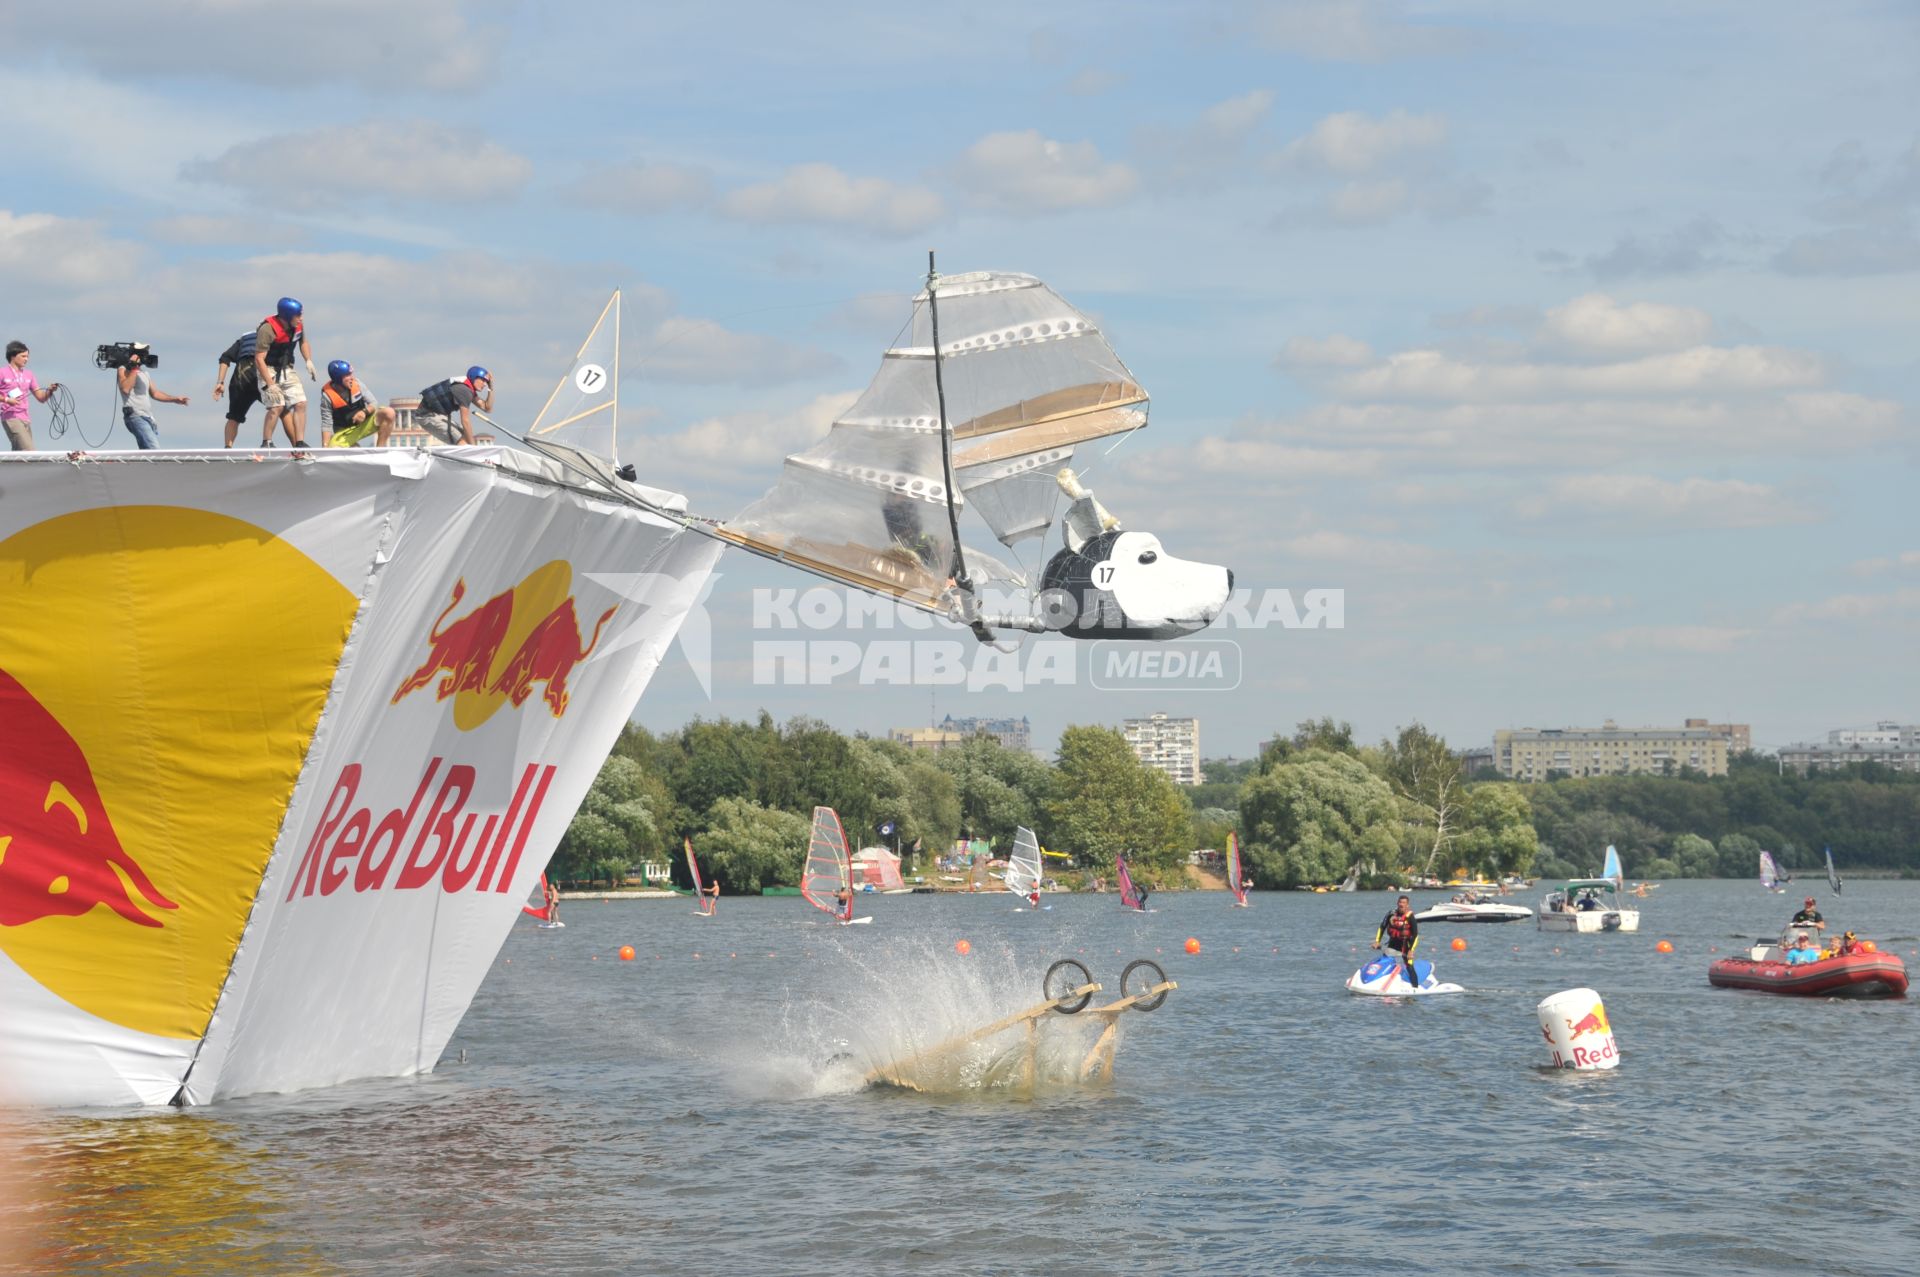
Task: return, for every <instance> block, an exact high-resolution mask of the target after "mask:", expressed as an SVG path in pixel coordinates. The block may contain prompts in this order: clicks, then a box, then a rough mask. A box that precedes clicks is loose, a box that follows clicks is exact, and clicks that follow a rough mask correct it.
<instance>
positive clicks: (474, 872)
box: [286, 758, 555, 900]
mask: <svg viewBox="0 0 1920 1277" xmlns="http://www.w3.org/2000/svg"><path fill="white" fill-rule="evenodd" d="M445 761H446V760H445V759H441V758H435V759H433V760H432V761H430V762H429V763H428V764H427V769H426V772H425V773H424V774H422V776H421V777H420V783H419V784H418V785H417V786H416V787H415V788H414V791H413V797H412V798H411V799H410V800H408V802H407V804H406V806H405V807H395V808H394V809H393V810H391V811H389V812H387V813H386V814H385V815H384V816H381V817H380V818H379V819H378V821H377V822H376V820H375V818H374V815H373V811H372V809H371V808H369V807H356V806H354V798H355V796H356V795H357V793H358V791H359V788H360V781H361V767H360V764H358V763H349V764H348V765H347V766H346V767H344V768H342V769H341V771H340V775H339V778H338V779H337V780H335V781H334V785H333V791H332V792H331V793H330V794H328V795H327V801H326V806H325V808H324V810H322V812H321V815H320V823H319V825H318V826H317V827H316V828H315V829H314V831H313V837H312V838H311V839H309V840H308V842H307V849H306V852H305V853H304V854H303V855H302V856H301V858H300V865H299V867H298V868H297V869H295V870H294V874H293V881H292V884H291V885H290V886H289V887H288V888H287V897H286V898H287V899H288V900H292V899H293V898H294V896H296V895H300V896H311V895H313V894H314V893H315V892H316V891H318V892H319V894H320V895H323V896H330V895H332V894H333V893H334V892H336V891H339V890H340V889H341V888H342V887H348V886H351V888H352V890H353V891H354V892H356V893H359V892H364V891H379V890H382V889H383V888H385V887H386V886H387V885H388V880H389V878H391V879H392V885H393V888H394V890H396V891H413V890H418V889H419V888H422V887H432V886H434V885H435V884H436V883H437V884H438V886H439V889H440V890H442V891H448V892H453V891H461V890H465V889H467V888H468V887H469V886H471V889H472V890H474V891H476V892H480V891H488V890H492V891H496V892H505V891H508V890H510V889H511V883H512V882H513V875H514V870H516V869H517V868H518V867H519V865H520V853H521V852H522V851H523V850H525V848H526V845H527V835H528V833H529V832H530V831H531V830H532V828H533V822H534V820H535V819H536V818H537V817H538V816H539V814H540V804H541V802H542V801H543V800H544V799H545V798H546V796H547V787H548V785H550V784H551V783H552V782H553V773H554V770H555V768H554V767H553V765H552V764H548V765H547V766H544V767H543V766H541V765H540V764H539V763H528V764H527V766H526V768H525V769H524V770H523V771H522V772H521V773H520V783H519V784H518V785H516V786H515V787H514V791H513V797H512V799H511V800H510V801H509V802H508V804H507V809H506V811H505V812H504V813H501V812H499V811H490V812H486V813H485V819H484V822H482V819H481V818H482V813H481V812H480V811H468V810H467V804H468V802H469V801H470V800H472V798H473V794H474V786H475V782H476V780H477V779H478V777H477V774H476V773H475V771H474V769H473V768H472V767H469V766H467V765H466V764H464V763H456V764H454V765H453V766H451V767H448V768H447V769H446V774H445V775H444V776H441V775H440V767H441V764H442V763H443V762H445ZM437 776H438V777H439V781H440V783H439V785H438V787H437V788H436V787H435V785H434V780H435V778H436V777H437ZM429 790H433V796H432V798H431V800H429V799H428V797H427V793H428V791H429ZM423 806H424V808H425V812H424V814H422V808H423ZM476 823H478V824H479V836H478V837H475V836H474V826H475V824H476ZM409 835H411V837H412V841H411V844H410V845H409V842H408V838H409ZM509 844H511V845H509ZM403 848H406V851H405V859H404V860H402V849H403ZM396 867H397V872H396Z"/></svg>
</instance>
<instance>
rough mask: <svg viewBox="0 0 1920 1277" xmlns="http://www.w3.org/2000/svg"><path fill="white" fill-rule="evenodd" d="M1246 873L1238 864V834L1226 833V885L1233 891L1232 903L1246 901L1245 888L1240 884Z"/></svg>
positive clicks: (1243, 902)
mask: <svg viewBox="0 0 1920 1277" xmlns="http://www.w3.org/2000/svg"><path fill="white" fill-rule="evenodd" d="M1245 879H1246V873H1245V871H1244V870H1243V869H1242V868H1241V866H1240V835H1239V834H1237V833H1232V832H1229V833H1228V834H1227V887H1228V889H1229V890H1231V891H1232V892H1233V899H1234V903H1236V904H1245V903H1247V889H1246V887H1244V886H1243V885H1241V884H1242V883H1243V882H1244V880H1245Z"/></svg>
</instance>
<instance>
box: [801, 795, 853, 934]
mask: <svg viewBox="0 0 1920 1277" xmlns="http://www.w3.org/2000/svg"><path fill="white" fill-rule="evenodd" d="M842 892H844V893H845V900H844V901H842V900H841V899H840V894H841V893H842ZM800 894H801V895H803V896H805V897H806V898H807V903H808V904H810V905H812V906H813V907H814V908H816V909H818V910H820V911H821V912H823V913H828V914H831V915H832V916H834V917H835V918H838V919H839V920H840V921H842V922H847V921H850V920H851V919H852V918H853V856H852V854H851V853H850V852H848V850H847V834H846V831H845V830H843V829H842V828H840V817H839V815H838V814H837V813H835V811H834V810H833V808H831V807H815V808H814V809H813V837H812V838H811V839H810V840H809V841H808V843H807V865H806V868H805V869H804V870H803V871H802V872H801V875H800Z"/></svg>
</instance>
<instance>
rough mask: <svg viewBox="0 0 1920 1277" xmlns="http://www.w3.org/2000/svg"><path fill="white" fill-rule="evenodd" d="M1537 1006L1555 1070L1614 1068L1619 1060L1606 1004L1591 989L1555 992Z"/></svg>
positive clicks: (1543, 1034) (1618, 1047)
mask: <svg viewBox="0 0 1920 1277" xmlns="http://www.w3.org/2000/svg"><path fill="white" fill-rule="evenodd" d="M1535 1009H1536V1011H1537V1013H1538V1014H1539V1017H1540V1036H1541V1037H1542V1038H1544V1039H1545V1040H1546V1043H1547V1053H1548V1054H1549V1055H1550V1056H1552V1058H1553V1067H1555V1068H1556V1069H1611V1068H1614V1067H1616V1066H1617V1065H1618V1064H1619V1063H1620V1045H1619V1043H1617V1042H1616V1041H1615V1040H1614V1037H1613V1025H1612V1024H1611V1023H1610V1022H1609V1020H1608V1018H1607V1008H1606V1005H1605V1004H1604V1003H1603V1002H1601V1000H1600V995H1599V994H1598V993H1595V992H1594V991H1593V990H1592V989H1568V990H1567V991H1565V992H1564V993H1556V994H1554V995H1553V996H1552V997H1550V998H1547V999H1546V1000H1544V1001H1543V1002H1541V1003H1540V1005H1539V1006H1538V1007H1537V1008H1535Z"/></svg>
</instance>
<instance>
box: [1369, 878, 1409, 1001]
mask: <svg viewBox="0 0 1920 1277" xmlns="http://www.w3.org/2000/svg"><path fill="white" fill-rule="evenodd" d="M1382 940H1385V941H1386V942H1387V948H1389V949H1391V950H1393V951H1394V952H1396V953H1398V954H1399V955H1400V965H1401V966H1402V967H1404V968H1406V978H1407V983H1408V984H1410V985H1412V986H1413V987H1415V988H1416V989H1417V988H1419V987H1420V978H1419V977H1418V976H1417V975H1415V974H1414V970H1413V950H1414V946H1415V945H1418V944H1419V943H1420V924H1419V922H1417V921H1416V920H1415V919H1414V916H1413V902H1412V901H1411V900H1409V899H1408V898H1407V897H1405V896H1402V897H1400V899H1399V901H1398V902H1397V903H1395V905H1394V906H1393V912H1392V913H1390V914H1388V915H1387V916H1386V917H1384V918H1382V919H1381V920H1380V929H1379V930H1378V931H1376V932H1374V933H1373V947H1374V948H1376V949H1378V948H1379V947H1380V942H1381V941H1382Z"/></svg>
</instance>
